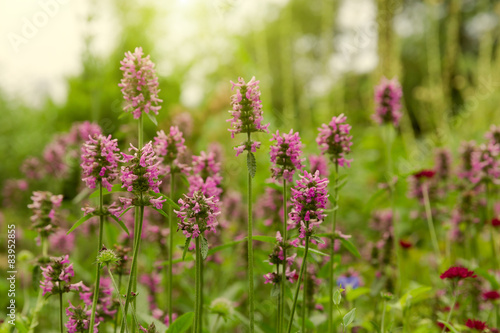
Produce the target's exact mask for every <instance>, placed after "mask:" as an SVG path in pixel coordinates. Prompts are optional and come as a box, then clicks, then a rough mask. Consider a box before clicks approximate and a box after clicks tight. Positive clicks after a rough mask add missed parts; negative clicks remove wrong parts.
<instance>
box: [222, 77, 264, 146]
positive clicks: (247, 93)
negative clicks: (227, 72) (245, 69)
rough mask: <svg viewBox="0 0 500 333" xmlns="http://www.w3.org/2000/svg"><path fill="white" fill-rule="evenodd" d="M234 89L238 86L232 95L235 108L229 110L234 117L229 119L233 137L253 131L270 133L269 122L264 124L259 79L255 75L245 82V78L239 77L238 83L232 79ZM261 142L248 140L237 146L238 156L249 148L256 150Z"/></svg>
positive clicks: (232, 103)
mask: <svg viewBox="0 0 500 333" xmlns="http://www.w3.org/2000/svg"><path fill="white" fill-rule="evenodd" d="M231 84H232V89H234V88H235V87H237V89H236V93H235V94H234V95H233V96H231V105H232V107H233V109H232V110H231V111H229V113H230V114H231V116H232V118H231V119H228V120H227V121H229V122H231V128H230V129H229V132H231V138H233V139H234V135H235V134H239V133H244V134H247V135H250V134H251V133H253V132H265V133H268V132H269V130H268V127H269V124H266V125H263V124H262V120H263V117H262V115H263V111H262V102H261V100H260V90H259V81H256V80H255V77H252V79H251V80H250V81H249V82H248V83H245V80H243V78H241V77H240V78H238V83H234V82H232V81H231ZM260 145H261V143H260V142H258V141H246V142H243V143H242V144H240V145H238V146H236V147H235V148H234V149H235V150H236V156H238V155H239V154H241V153H243V151H245V150H247V151H249V152H256V151H257V149H258V148H260Z"/></svg>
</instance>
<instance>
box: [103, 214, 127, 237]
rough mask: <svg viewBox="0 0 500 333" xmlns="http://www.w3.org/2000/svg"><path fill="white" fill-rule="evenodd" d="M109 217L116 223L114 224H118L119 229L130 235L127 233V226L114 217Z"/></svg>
mask: <svg viewBox="0 0 500 333" xmlns="http://www.w3.org/2000/svg"><path fill="white" fill-rule="evenodd" d="M108 216H109V217H111V218H112V219H113V220H115V221H116V223H118V224H119V225H120V227H122V229H123V230H124V231H125V232H126V233H127V235H130V232H129V231H128V228H127V226H126V225H125V223H123V221H122V220H120V219H118V218H117V217H116V216H114V215H108Z"/></svg>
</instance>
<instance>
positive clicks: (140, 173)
mask: <svg viewBox="0 0 500 333" xmlns="http://www.w3.org/2000/svg"><path fill="white" fill-rule="evenodd" d="M129 150H130V151H133V152H134V155H128V154H124V153H122V156H123V162H124V163H126V166H123V167H122V172H121V176H120V179H121V181H122V184H123V185H122V187H124V188H125V189H126V190H127V191H128V192H130V193H132V194H133V197H132V198H129V197H122V198H120V201H121V202H122V203H123V204H124V209H128V208H129V207H132V206H134V207H135V210H136V213H137V211H138V214H136V216H135V223H134V246H133V250H132V251H133V256H132V264H131V269H130V278H129V281H128V285H127V294H126V299H125V307H124V309H125V313H124V320H126V317H127V311H128V308H129V305H130V301H131V299H132V296H133V295H132V294H134V295H135V291H136V290H137V256H138V253H139V248H140V245H141V234H142V225H143V220H144V207H145V206H152V207H153V208H154V209H161V208H162V207H163V203H164V202H165V201H166V199H162V198H161V197H160V198H157V197H156V196H154V195H153V194H155V193H159V192H160V189H159V186H160V184H161V180H159V179H158V177H159V175H160V170H159V161H158V159H157V156H156V154H155V152H154V150H153V145H152V142H151V141H150V142H148V143H147V144H146V145H144V147H143V148H142V149H138V148H135V147H134V146H132V145H131V148H130V149H129ZM134 300H135V297H134ZM134 308H135V304H134ZM132 326H133V328H132V329H134V327H135V326H136V325H132ZM124 328H125V325H122V328H121V332H123V330H124Z"/></svg>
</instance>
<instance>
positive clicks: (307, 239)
mask: <svg viewBox="0 0 500 333" xmlns="http://www.w3.org/2000/svg"><path fill="white" fill-rule="evenodd" d="M305 240H306V246H305V251H304V258H303V259H302V265H301V266H300V273H299V279H298V280H297V288H296V289H295V296H294V297H293V305H292V310H291V313H290V321H289V322H288V329H287V333H290V332H291V331H292V326H293V315H294V314H295V307H296V306H297V299H298V297H299V291H300V283H301V282H302V276H303V275H304V271H305V269H306V266H307V253H308V252H309V236H308V235H307V234H306V239H305Z"/></svg>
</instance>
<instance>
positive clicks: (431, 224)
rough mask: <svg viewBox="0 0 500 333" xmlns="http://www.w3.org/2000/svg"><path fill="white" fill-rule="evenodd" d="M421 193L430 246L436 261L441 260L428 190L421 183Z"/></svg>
mask: <svg viewBox="0 0 500 333" xmlns="http://www.w3.org/2000/svg"><path fill="white" fill-rule="evenodd" d="M422 193H423V195H424V205H425V215H426V217H427V224H428V226H429V232H430V234H431V240H432V247H433V248H434V252H435V253H436V258H437V260H438V262H441V254H440V252H439V243H438V240H437V236H436V229H435V228H434V221H433V219H432V211H431V203H430V201H429V191H428V189H427V185H426V184H423V185H422Z"/></svg>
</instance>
